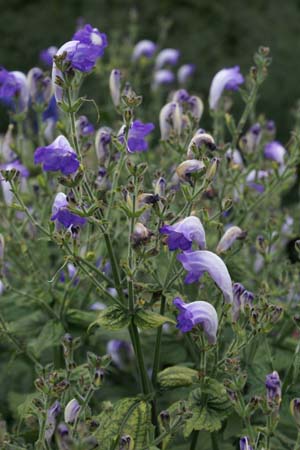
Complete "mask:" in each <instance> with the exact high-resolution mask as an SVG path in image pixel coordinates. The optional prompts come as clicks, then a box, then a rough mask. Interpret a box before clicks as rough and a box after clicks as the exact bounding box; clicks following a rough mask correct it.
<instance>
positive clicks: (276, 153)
mask: <svg viewBox="0 0 300 450" xmlns="http://www.w3.org/2000/svg"><path fill="white" fill-rule="evenodd" d="M285 154H286V149H285V148H284V147H283V146H282V145H281V144H280V142H278V141H272V142H268V143H267V144H266V145H265V149H264V156H265V158H267V159H271V160H272V161H276V162H278V163H279V164H284V156H285Z"/></svg>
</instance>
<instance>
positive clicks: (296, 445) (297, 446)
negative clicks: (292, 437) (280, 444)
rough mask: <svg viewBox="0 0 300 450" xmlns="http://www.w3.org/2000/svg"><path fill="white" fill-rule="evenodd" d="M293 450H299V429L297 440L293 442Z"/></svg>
mask: <svg viewBox="0 0 300 450" xmlns="http://www.w3.org/2000/svg"><path fill="white" fill-rule="evenodd" d="M294 450H300V429H299V430H298V434H297V440H296V442H295V447H294Z"/></svg>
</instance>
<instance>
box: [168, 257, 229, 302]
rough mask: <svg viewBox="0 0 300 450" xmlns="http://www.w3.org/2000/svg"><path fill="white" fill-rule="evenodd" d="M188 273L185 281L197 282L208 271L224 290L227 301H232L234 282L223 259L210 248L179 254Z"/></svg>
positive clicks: (179, 258)
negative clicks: (209, 249)
mask: <svg viewBox="0 0 300 450" xmlns="http://www.w3.org/2000/svg"><path fill="white" fill-rule="evenodd" d="M177 259H178V261H180V262H181V264H182V265H183V267H184V268H185V270H187V271H188V274H187V276H186V278H185V283H187V284H190V283H195V282H196V281H198V280H199V279H200V278H201V277H202V275H203V274H204V273H205V272H207V273H208V274H209V275H210V276H211V278H212V279H213V280H214V282H215V283H216V284H217V286H218V287H219V288H220V289H221V291H222V292H223V295H224V298H225V301H226V302H227V303H232V301H233V292H232V282H231V278H230V275H229V272H228V269H227V267H226V265H225V264H224V262H223V261H222V259H221V258H220V257H219V256H217V255H216V254H215V253H212V252H210V251H208V250H198V251H195V252H184V253H182V254H181V255H178V256H177Z"/></svg>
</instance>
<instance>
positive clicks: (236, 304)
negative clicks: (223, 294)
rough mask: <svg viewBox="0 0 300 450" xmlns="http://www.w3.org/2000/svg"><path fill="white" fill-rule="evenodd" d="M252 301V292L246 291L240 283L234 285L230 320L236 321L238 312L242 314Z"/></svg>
mask: <svg viewBox="0 0 300 450" xmlns="http://www.w3.org/2000/svg"><path fill="white" fill-rule="evenodd" d="M253 300H254V294H253V293H252V292H250V291H247V290H246V289H245V288H244V286H243V285H242V284H241V283H234V285H233V311H232V318H233V320H234V321H236V320H237V319H238V317H239V314H240V311H242V312H244V310H245V306H246V305H249V306H250V307H251V306H252V304H253Z"/></svg>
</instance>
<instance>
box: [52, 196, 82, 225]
mask: <svg viewBox="0 0 300 450" xmlns="http://www.w3.org/2000/svg"><path fill="white" fill-rule="evenodd" d="M68 206H69V203H68V200H67V196H66V195H65V194H64V193H63V192H59V193H58V194H56V197H55V199H54V203H53V206H52V216H51V220H52V221H54V220H56V221H57V222H59V224H61V225H63V226H64V227H65V228H69V227H70V226H74V227H76V226H79V227H80V226H83V225H84V224H85V223H86V219H85V218H84V217H81V216H78V215H77V214H75V213H73V212H71V211H70V210H69V207H68Z"/></svg>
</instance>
